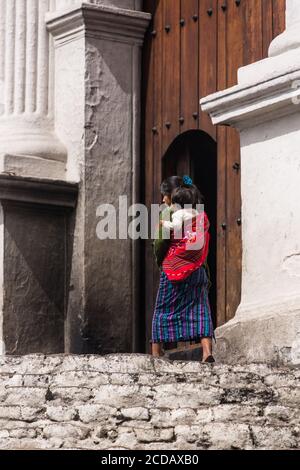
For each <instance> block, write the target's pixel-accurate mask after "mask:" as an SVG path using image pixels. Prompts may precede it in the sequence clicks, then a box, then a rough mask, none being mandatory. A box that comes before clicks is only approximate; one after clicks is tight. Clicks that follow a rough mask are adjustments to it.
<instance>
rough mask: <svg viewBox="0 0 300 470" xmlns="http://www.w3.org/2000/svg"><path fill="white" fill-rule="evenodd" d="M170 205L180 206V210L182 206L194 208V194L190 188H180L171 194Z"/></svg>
mask: <svg viewBox="0 0 300 470" xmlns="http://www.w3.org/2000/svg"><path fill="white" fill-rule="evenodd" d="M172 204H176V205H178V206H180V207H181V208H182V209H183V208H184V206H187V205H189V206H190V207H195V205H196V204H195V192H194V189H193V188H192V187H187V186H181V187H180V188H177V189H175V190H174V191H173V193H172Z"/></svg>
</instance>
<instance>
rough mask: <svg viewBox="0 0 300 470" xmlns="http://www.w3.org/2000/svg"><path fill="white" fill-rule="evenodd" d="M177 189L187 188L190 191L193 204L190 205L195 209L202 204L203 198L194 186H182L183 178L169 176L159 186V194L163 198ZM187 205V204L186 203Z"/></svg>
mask: <svg viewBox="0 0 300 470" xmlns="http://www.w3.org/2000/svg"><path fill="white" fill-rule="evenodd" d="M178 188H187V189H191V190H192V193H193V202H191V203H190V204H192V205H193V207H195V206H196V205H197V204H203V201H204V198H203V196H202V194H201V192H200V191H199V189H198V188H197V186H196V185H195V184H191V185H185V184H183V178H182V177H181V176H170V177H169V178H166V179H165V180H164V181H163V182H162V183H161V186H160V192H161V194H162V195H163V196H170V197H171V195H172V193H173V191H175V190H176V189H178ZM186 204H189V203H186Z"/></svg>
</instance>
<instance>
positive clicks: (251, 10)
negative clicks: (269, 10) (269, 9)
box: [240, 0, 268, 65]
mask: <svg viewBox="0 0 300 470" xmlns="http://www.w3.org/2000/svg"><path fill="white" fill-rule="evenodd" d="M262 3H263V2H262V1H261V0H251V1H250V2H249V1H248V2H247V1H246V2H244V6H241V7H240V8H241V9H243V11H241V13H242V14H243V17H244V27H243V30H244V45H245V47H244V63H243V65H248V64H252V63H253V62H256V61H258V60H261V58H262V57H263V35H262ZM267 3H268V0H267Z"/></svg>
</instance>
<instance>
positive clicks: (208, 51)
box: [199, 0, 218, 139]
mask: <svg viewBox="0 0 300 470" xmlns="http://www.w3.org/2000/svg"><path fill="white" fill-rule="evenodd" d="M209 11H211V12H212V13H211V15H209V14H208V12H209ZM217 17H218V2H217V0H200V1H199V19H200V24H199V28H200V31H199V42H200V44H199V96H200V98H202V97H203V96H206V95H209V94H210V93H214V92H215V91H216V90H217ZM199 121H200V122H199V123H200V129H201V130H203V131H205V132H207V133H208V134H209V135H210V136H211V137H212V138H213V139H216V132H217V131H216V127H215V126H213V124H212V122H211V119H210V117H209V116H208V115H207V114H206V113H203V112H202V111H201V112H200V120H199Z"/></svg>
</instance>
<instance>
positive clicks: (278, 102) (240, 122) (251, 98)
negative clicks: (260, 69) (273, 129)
mask: <svg viewBox="0 0 300 470" xmlns="http://www.w3.org/2000/svg"><path fill="white" fill-rule="evenodd" d="M297 82H298V83H300V67H299V69H297V70H295V71H294V72H290V73H284V71H282V74H280V75H278V76H275V77H273V78H270V79H269V80H266V81H262V82H261V81H257V82H256V83H253V84H252V85H249V84H246V85H236V86H234V87H232V88H228V89H227V90H225V91H221V92H218V93H214V94H212V95H209V96H207V97H205V98H203V99H202V100H201V101H200V104H201V107H202V110H203V111H204V112H207V113H209V114H210V116H211V119H212V122H213V124H215V125H217V124H225V125H230V126H232V127H236V128H238V129H240V130H242V129H244V128H249V127H253V126H256V125H257V124H261V123H263V122H267V121H270V120H274V119H276V118H278V117H282V116H285V115H288V114H294V113H297V112H300V106H299V105H297V104H295V100H299V98H300V88H299V85H298V87H296V88H295V87H294V85H295V83H297Z"/></svg>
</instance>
